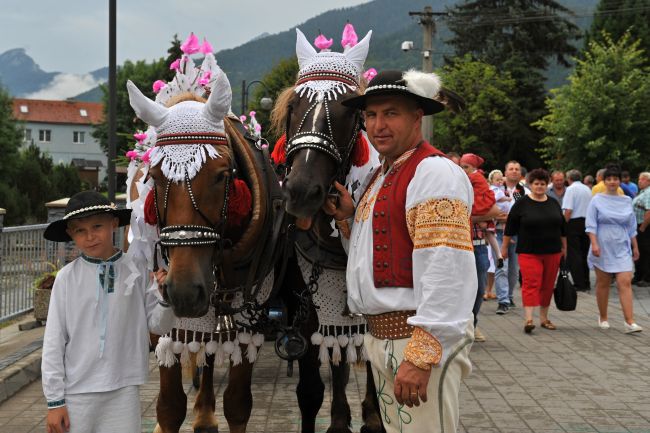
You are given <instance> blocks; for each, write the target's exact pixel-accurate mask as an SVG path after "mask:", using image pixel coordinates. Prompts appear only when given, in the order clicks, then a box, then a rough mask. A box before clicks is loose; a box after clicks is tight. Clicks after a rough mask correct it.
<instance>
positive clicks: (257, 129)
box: [255, 123, 262, 132]
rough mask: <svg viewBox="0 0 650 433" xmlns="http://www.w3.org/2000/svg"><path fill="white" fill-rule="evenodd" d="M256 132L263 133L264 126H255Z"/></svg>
mask: <svg viewBox="0 0 650 433" xmlns="http://www.w3.org/2000/svg"><path fill="white" fill-rule="evenodd" d="M255 132H262V125H260V124H259V123H258V124H257V125H255Z"/></svg>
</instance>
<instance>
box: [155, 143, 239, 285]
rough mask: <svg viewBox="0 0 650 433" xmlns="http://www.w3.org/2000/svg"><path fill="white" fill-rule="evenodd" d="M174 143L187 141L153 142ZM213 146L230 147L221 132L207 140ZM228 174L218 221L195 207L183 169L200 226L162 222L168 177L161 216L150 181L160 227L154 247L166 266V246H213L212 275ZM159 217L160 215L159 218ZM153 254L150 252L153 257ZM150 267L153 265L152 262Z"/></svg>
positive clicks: (218, 252) (216, 261) (221, 241)
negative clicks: (201, 222) (203, 223)
mask: <svg viewBox="0 0 650 433" xmlns="http://www.w3.org/2000/svg"><path fill="white" fill-rule="evenodd" d="M174 144H187V143H186V142H175V141H170V140H165V141H162V142H161V140H160V139H159V140H158V142H157V143H156V145H157V146H170V145H174ZM208 144H211V145H213V146H217V145H225V146H228V148H229V149H230V150H231V155H234V153H232V148H231V144H230V142H229V141H228V139H227V138H226V136H225V135H221V134H212V136H211V140H210V143H208ZM233 164H234V162H233V161H232V160H231V163H230V167H229V169H228V171H229V173H230V174H231V175H232V174H233V173H234V171H235V169H234V166H233ZM230 177H231V176H226V180H225V186H224V189H225V190H224V201H223V207H222V208H221V219H220V221H219V222H218V223H214V222H213V221H212V220H210V218H209V217H208V216H207V215H206V214H205V213H204V212H203V211H202V210H201V209H200V208H199V206H198V204H197V203H196V198H195V197H194V191H193V190H192V181H191V179H190V177H189V174H188V173H187V171H186V172H185V184H186V187H187V193H188V195H189V197H190V202H191V203H192V207H193V208H194V210H195V211H196V212H197V213H198V214H199V215H200V216H201V218H203V219H204V220H205V221H206V223H207V224H208V225H207V226H203V225H193V224H175V225H170V226H168V225H166V221H167V210H168V202H169V190H170V188H171V183H172V180H170V179H169V178H166V179H167V183H166V184H165V195H164V198H163V213H162V215H161V212H160V209H159V206H158V190H157V188H156V185H155V181H154V188H153V191H154V203H155V208H156V217H157V219H158V227H159V230H160V240H159V241H158V242H157V244H156V247H158V246H159V247H160V253H161V256H162V258H163V260H164V261H165V264H166V265H169V254H168V251H167V250H168V248H169V247H193V246H209V245H214V252H213V267H214V271H215V276H216V269H217V268H218V266H219V264H220V263H221V261H222V252H223V248H224V245H223V244H224V232H225V228H226V221H227V217H228V199H229V189H230ZM161 216H162V218H161ZM156 255H157V254H155V255H154V257H156ZM154 267H157V266H156V264H154Z"/></svg>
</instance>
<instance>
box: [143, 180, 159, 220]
mask: <svg viewBox="0 0 650 433" xmlns="http://www.w3.org/2000/svg"><path fill="white" fill-rule="evenodd" d="M154 188H155V187H154ZM144 222H146V223H147V224H149V225H152V226H155V225H156V224H158V216H157V214H156V200H155V197H154V194H153V189H152V190H150V191H149V194H147V198H146V199H145V200H144Z"/></svg>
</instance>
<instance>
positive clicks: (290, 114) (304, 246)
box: [272, 31, 384, 433]
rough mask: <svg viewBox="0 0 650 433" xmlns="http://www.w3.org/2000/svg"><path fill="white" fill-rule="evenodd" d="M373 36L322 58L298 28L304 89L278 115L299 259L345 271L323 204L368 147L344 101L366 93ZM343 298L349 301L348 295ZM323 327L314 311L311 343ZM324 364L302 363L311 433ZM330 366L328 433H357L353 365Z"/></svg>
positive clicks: (373, 406) (357, 117) (309, 358)
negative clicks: (350, 389)
mask: <svg viewBox="0 0 650 433" xmlns="http://www.w3.org/2000/svg"><path fill="white" fill-rule="evenodd" d="M369 38H370V34H368V35H367V36H366V37H365V38H364V39H363V40H362V41H361V42H360V43H359V44H358V45H357V46H355V47H353V48H352V49H351V50H349V51H347V52H346V53H343V54H341V53H331V52H330V53H323V52H321V53H316V51H315V50H314V48H313V47H311V45H310V44H309V43H308V42H307V40H306V39H305V37H304V35H303V34H302V33H301V32H300V31H298V41H297V45H296V46H297V55H298V61H299V64H300V73H299V77H298V81H297V84H296V86H294V87H292V88H289V89H286V90H285V91H284V92H283V93H282V94H281V95H280V97H279V98H278V101H277V102H276V105H275V108H274V110H273V113H272V122H273V126H274V128H275V129H276V130H277V131H279V132H280V133H284V136H283V140H281V141H280V142H278V144H276V149H274V159H275V161H276V163H283V164H284V166H285V170H286V172H285V177H284V179H283V191H284V194H285V199H286V209H287V212H289V213H290V214H292V215H294V216H295V217H297V225H298V227H299V228H301V229H303V232H302V233H299V234H298V240H297V245H298V248H297V249H298V250H299V251H298V253H297V254H298V255H300V254H302V255H303V257H305V258H307V259H308V260H309V261H311V262H318V263H319V264H320V265H324V266H325V268H327V264H328V263H334V262H338V264H339V265H341V263H342V266H343V267H345V263H346V257H345V253H344V251H343V249H342V247H341V244H340V241H339V240H338V238H333V237H331V236H330V233H331V231H332V229H331V227H330V226H331V222H332V220H331V217H328V216H327V215H325V214H324V213H322V211H321V207H322V206H323V204H324V202H325V200H326V198H327V196H328V193H329V191H330V190H331V187H332V184H333V182H334V181H335V180H338V181H339V182H341V183H344V181H345V178H346V175H347V174H348V173H349V172H350V169H351V166H352V162H353V159H355V157H354V154H355V153H356V154H357V155H358V154H360V153H361V154H362V153H363V152H360V149H357V148H356V147H357V146H362V145H364V143H365V142H364V140H362V139H361V136H360V128H361V122H362V120H361V113H360V111H358V110H355V109H351V108H347V107H344V106H343V105H342V104H341V101H342V100H344V99H346V98H349V97H351V96H355V95H357V94H358V93H359V92H361V90H362V88H361V86H362V83H360V78H361V77H360V76H361V70H362V65H363V62H364V60H365V57H366V54H367V50H368V42H369ZM366 145H367V143H366ZM284 155H286V157H285V156H284ZM301 237H302V240H301V239H300V238H301ZM325 255H326V256H327V257H325ZM339 269H340V268H339ZM290 275H292V274H288V277H289V276H290ZM293 275H294V277H295V278H296V279H297V280H298V281H295V282H294V283H293V284H294V285H295V286H298V287H300V286H304V285H305V281H304V280H303V278H302V275H297V276H296V275H295V274H293ZM319 290H320V289H319ZM341 296H345V295H344V293H341ZM317 329H318V320H317V318H315V314H312V316H311V320H310V321H309V322H308V323H307V324H305V325H304V326H303V327H302V332H303V333H304V335H305V336H306V338H307V339H308V340H309V338H310V336H311V335H312V334H313V333H314V332H316V331H317ZM350 344H351V343H350ZM319 365H320V361H319V348H318V346H315V345H310V346H309V350H308V352H307V354H306V355H305V356H304V357H303V358H302V359H300V360H299V366H300V378H299V383H298V387H297V390H296V391H297V395H298V403H299V406H300V410H301V414H302V432H303V433H308V432H314V429H315V418H316V415H317V413H318V411H319V409H320V406H321V404H322V402H323V396H324V385H323V382H322V379H321V377H320V373H319ZM330 367H331V371H332V393H333V396H332V400H333V401H332V411H331V425H330V427H329V428H328V430H327V432H328V433H350V427H351V415H350V406H349V404H348V402H347V397H346V394H345V388H346V385H347V383H348V380H349V373H350V370H349V368H350V364H348V363H346V362H345V361H343V362H341V363H338V365H335V364H334V363H330ZM366 368H367V388H366V395H365V399H364V401H363V404H362V416H363V422H364V425H363V426H362V428H361V431H362V432H364V433H379V432H382V431H384V429H383V427H382V424H381V419H380V416H379V407H378V402H377V397H376V393H375V387H374V382H373V379H372V371H371V369H370V366H369V364H368V363H366Z"/></svg>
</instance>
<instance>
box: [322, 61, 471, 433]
mask: <svg viewBox="0 0 650 433" xmlns="http://www.w3.org/2000/svg"><path fill="white" fill-rule="evenodd" d="M443 92H445V91H444V89H441V88H440V82H439V78H438V77H437V76H435V75H434V74H425V73H421V72H416V71H409V72H406V73H403V72H401V71H382V72H380V73H379V74H378V75H377V76H376V77H375V78H373V80H372V81H371V82H370V83H369V85H368V88H367V89H366V92H365V94H364V95H363V96H359V97H354V98H350V99H348V100H346V101H344V102H343V104H344V105H349V106H352V107H356V108H360V109H363V110H364V114H365V121H366V129H367V132H368V136H369V138H370V141H371V142H372V144H373V146H374V147H375V149H377V151H378V152H379V153H380V155H381V162H382V164H381V166H380V167H378V168H377V169H376V170H374V173H373V175H372V177H371V179H369V181H368V182H366V183H367V184H368V185H369V186H367V187H366V188H364V190H365V193H364V194H363V195H362V196H361V200H360V201H359V202H358V204H357V206H356V211H355V209H354V204H353V201H352V198H351V197H350V195H349V194H348V193H347V191H346V189H345V188H344V187H343V186H341V185H338V184H336V185H337V188H338V190H339V193H340V195H341V197H340V200H339V205H338V207H336V206H335V205H334V203H331V202H329V203H327V204H326V207H325V210H326V212H328V213H330V214H332V215H334V217H335V218H336V220H337V221H338V222H337V224H339V225H343V224H344V225H349V224H350V223H352V224H353V225H352V230H351V234H350V237H349V255H348V266H347V273H346V277H347V284H348V305H349V307H350V310H351V311H352V312H354V313H362V314H364V316H365V317H366V319H367V321H368V325H369V332H370V333H369V334H368V333H366V334H365V338H364V346H365V348H366V350H367V352H368V357H369V360H370V363H371V365H372V370H373V375H374V380H375V384H376V388H377V390H379V395H378V398H379V403H380V406H381V407H382V414H383V415H384V417H383V421H384V427H385V429H386V431H387V432H388V433H396V432H400V431H403V428H405V424H408V431H409V432H413V433H425V432H426V433H431V432H442V431H445V432H455V431H456V430H457V427H458V415H459V408H458V404H459V389H460V383H461V380H462V378H463V377H465V376H466V375H467V374H469V371H470V370H471V364H470V362H469V357H468V355H469V348H470V345H471V342H472V340H473V325H472V321H473V316H472V306H473V304H474V299H475V297H476V288H477V277H476V267H475V260H474V253H473V246H472V237H471V229H470V214H471V209H472V203H473V199H474V194H473V191H472V186H471V184H470V182H469V179H468V178H467V176H466V175H465V173H464V172H463V171H462V170H461V168H460V167H459V166H458V165H456V164H454V163H453V162H452V161H450V160H449V159H448V158H446V157H445V155H444V154H443V153H442V152H440V151H439V150H437V149H435V148H434V147H433V146H431V145H430V144H429V143H427V142H426V141H425V140H424V139H423V137H422V130H421V127H422V116H424V115H429V114H434V113H437V112H439V111H442V110H443V109H444V105H443V104H442V103H441V102H438V101H440V100H441V97H442V93H443Z"/></svg>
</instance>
